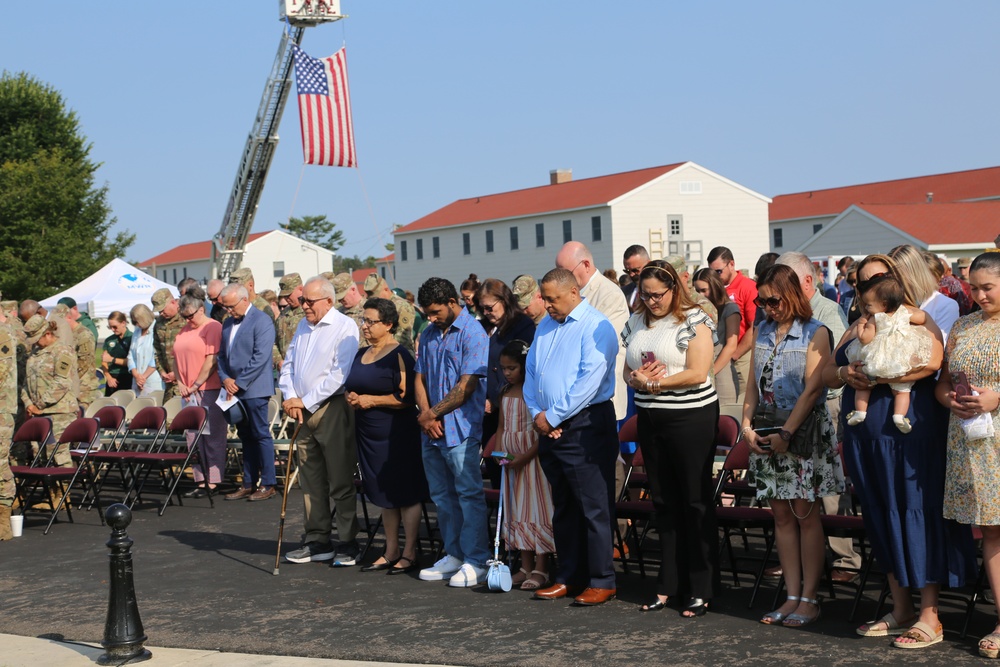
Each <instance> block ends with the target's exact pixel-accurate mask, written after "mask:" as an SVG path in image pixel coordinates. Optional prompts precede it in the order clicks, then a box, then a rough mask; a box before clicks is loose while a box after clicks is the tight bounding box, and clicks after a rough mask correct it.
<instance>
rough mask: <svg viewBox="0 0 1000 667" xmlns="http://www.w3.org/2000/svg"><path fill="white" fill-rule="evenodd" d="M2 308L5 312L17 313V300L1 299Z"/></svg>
mask: <svg viewBox="0 0 1000 667" xmlns="http://www.w3.org/2000/svg"><path fill="white" fill-rule="evenodd" d="M0 296H2V295H0ZM0 308H3V312H5V313H16V312H17V301H0Z"/></svg>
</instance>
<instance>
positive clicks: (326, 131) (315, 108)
mask: <svg viewBox="0 0 1000 667" xmlns="http://www.w3.org/2000/svg"><path fill="white" fill-rule="evenodd" d="M292 55H293V57H294V58H295V86H296V89H297V90H298V94H299V121H300V124H301V126H302V157H303V160H304V161H305V163H306V164H320V165H326V166H331V167H356V166H358V161H357V155H356V154H355V152H354V123H353V122H352V120H351V98H350V94H349V92H348V88H347V51H346V50H345V49H343V48H341V49H340V50H339V51H337V52H336V53H335V54H333V55H332V56H330V57H329V58H323V59H322V60H320V59H318V58H313V57H312V56H310V55H308V54H307V53H306V52H305V51H303V50H302V49H300V48H299V47H298V46H297V45H295V44H292Z"/></svg>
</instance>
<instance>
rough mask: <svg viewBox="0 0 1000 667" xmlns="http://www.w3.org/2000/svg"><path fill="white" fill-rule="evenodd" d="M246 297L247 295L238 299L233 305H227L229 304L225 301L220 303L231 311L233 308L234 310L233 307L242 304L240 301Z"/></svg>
mask: <svg viewBox="0 0 1000 667" xmlns="http://www.w3.org/2000/svg"><path fill="white" fill-rule="evenodd" d="M245 298H246V297H241V298H240V300H239V301H237V302H236V303H234V304H233V305H231V306H227V305H226V304H224V303H220V304H219V305H220V306H222V307H223V308H225V309H226V310H229V311H231V310H232V309H233V308H235V307H236V306H238V305H240V302H242V301H243V299H245Z"/></svg>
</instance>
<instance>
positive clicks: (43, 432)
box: [10, 417, 52, 469]
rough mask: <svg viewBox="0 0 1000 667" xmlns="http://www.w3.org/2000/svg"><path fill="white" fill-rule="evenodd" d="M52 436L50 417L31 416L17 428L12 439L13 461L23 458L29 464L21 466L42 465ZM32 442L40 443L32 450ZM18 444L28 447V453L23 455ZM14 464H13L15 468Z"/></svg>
mask: <svg viewBox="0 0 1000 667" xmlns="http://www.w3.org/2000/svg"><path fill="white" fill-rule="evenodd" d="M51 437H52V420H51V419H50V418H48V417H31V418H29V419H27V420H25V422H24V423H23V424H21V428H19V429H17V431H16V432H15V433H14V437H13V438H11V441H10V453H11V460H12V462H15V463H16V462H17V461H19V460H23V461H24V462H27V463H28V465H26V466H25V465H22V466H21V467H24V468H30V467H35V466H38V465H41V464H42V462H43V461H44V459H43V456H44V454H43V452H44V448H45V445H47V444H48V441H49V438H51ZM32 443H38V449H37V450H32V449H31V447H32ZM18 444H21V445H24V446H25V447H27V448H28V449H27V455H26V456H22V455H21V452H20V451H19V448H18V447H17V445H18ZM13 467H14V466H11V469H13Z"/></svg>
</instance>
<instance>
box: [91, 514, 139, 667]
mask: <svg viewBox="0 0 1000 667" xmlns="http://www.w3.org/2000/svg"><path fill="white" fill-rule="evenodd" d="M104 516H105V518H106V519H107V520H108V525H109V526H111V529H112V530H111V539H110V540H108V549H110V550H111V553H110V554H109V556H108V558H110V560H111V581H110V584H111V591H110V593H109V595H108V617H107V620H105V621H104V641H102V642H101V646H103V647H104V653H102V654H101V657H99V658H98V659H97V664H99V665H124V664H126V663H129V662H142V661H143V660H149V659H150V658H152V657H153V654H152V653H150V652H149V651H147V650H146V649H145V648H143V642H145V641H146V635H145V634H144V633H143V629H142V619H140V618H139V606H138V605H137V604H136V601H135V584H134V582H133V580H132V540H131V539H129V536H128V533H126V532H125V529H126V528H128V525H129V524H130V523H132V510H130V509H129V508H128V507H126V506H125V505H122V504H121V503H115V504H114V505H112V506H111V507H109V508H108V509H107V510H106V511H105V512H104Z"/></svg>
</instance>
